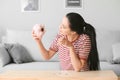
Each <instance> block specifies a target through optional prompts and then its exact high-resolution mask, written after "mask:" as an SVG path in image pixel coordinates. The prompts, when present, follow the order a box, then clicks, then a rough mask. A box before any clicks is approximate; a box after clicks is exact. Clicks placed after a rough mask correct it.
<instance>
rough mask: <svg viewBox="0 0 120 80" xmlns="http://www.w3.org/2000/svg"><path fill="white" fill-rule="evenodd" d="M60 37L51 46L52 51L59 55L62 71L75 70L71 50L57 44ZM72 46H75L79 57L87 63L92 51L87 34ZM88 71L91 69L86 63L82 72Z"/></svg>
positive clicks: (81, 36) (82, 35)
mask: <svg viewBox="0 0 120 80" xmlns="http://www.w3.org/2000/svg"><path fill="white" fill-rule="evenodd" d="M59 37H60V35H57V36H56V38H55V39H54V41H53V43H52V44H51V46H50V49H51V50H54V51H56V52H58V53H59V59H60V65H61V68H62V70H74V68H73V66H72V63H71V58H70V52H69V49H68V48H67V47H64V46H62V45H58V43H57V41H58V38H59ZM72 44H73V46H74V50H75V53H76V54H77V55H78V57H79V58H80V59H83V60H85V61H87V58H88V55H89V52H90V49H91V42H90V38H89V36H88V35H86V34H81V35H80V36H79V37H78V38H77V39H76V40H75V41H74V42H72ZM87 70H89V68H88V65H87V62H86V64H85V65H84V67H83V68H82V69H81V71H87Z"/></svg>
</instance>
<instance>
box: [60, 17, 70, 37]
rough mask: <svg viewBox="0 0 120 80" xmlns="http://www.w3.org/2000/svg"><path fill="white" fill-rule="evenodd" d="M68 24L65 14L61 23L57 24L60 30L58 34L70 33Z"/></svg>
mask: <svg viewBox="0 0 120 80" xmlns="http://www.w3.org/2000/svg"><path fill="white" fill-rule="evenodd" d="M69 24H70V23H69V20H68V18H67V17H66V16H65V17H63V19H62V23H61V25H60V26H59V32H60V34H63V35H70V33H71V29H70V26H69Z"/></svg>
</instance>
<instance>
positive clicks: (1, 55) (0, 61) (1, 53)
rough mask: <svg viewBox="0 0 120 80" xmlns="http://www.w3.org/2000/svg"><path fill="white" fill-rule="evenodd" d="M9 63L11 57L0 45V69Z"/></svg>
mask: <svg viewBox="0 0 120 80" xmlns="http://www.w3.org/2000/svg"><path fill="white" fill-rule="evenodd" d="M10 62H11V57H10V55H9V53H8V52H7V50H6V48H5V47H4V45H3V44H0V67H3V66H5V65H7V64H9V63H10Z"/></svg>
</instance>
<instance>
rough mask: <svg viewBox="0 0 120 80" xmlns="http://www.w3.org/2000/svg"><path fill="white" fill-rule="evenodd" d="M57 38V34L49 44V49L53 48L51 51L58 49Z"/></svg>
mask: <svg viewBox="0 0 120 80" xmlns="http://www.w3.org/2000/svg"><path fill="white" fill-rule="evenodd" d="M58 38H59V35H57V36H56V37H55V39H54V40H53V42H52V44H51V45H50V48H49V49H50V50H53V51H55V52H57V51H58V44H57V42H58Z"/></svg>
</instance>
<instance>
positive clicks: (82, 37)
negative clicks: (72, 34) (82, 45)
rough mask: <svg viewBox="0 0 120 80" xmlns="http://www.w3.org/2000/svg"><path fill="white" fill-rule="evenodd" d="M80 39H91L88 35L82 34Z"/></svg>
mask: <svg viewBox="0 0 120 80" xmlns="http://www.w3.org/2000/svg"><path fill="white" fill-rule="evenodd" d="M79 38H80V39H82V40H85V39H90V37H89V36H88V35H87V34H80V37H79Z"/></svg>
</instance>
